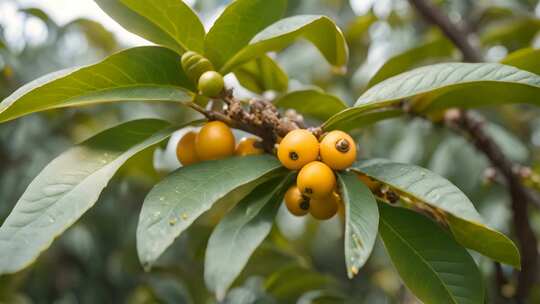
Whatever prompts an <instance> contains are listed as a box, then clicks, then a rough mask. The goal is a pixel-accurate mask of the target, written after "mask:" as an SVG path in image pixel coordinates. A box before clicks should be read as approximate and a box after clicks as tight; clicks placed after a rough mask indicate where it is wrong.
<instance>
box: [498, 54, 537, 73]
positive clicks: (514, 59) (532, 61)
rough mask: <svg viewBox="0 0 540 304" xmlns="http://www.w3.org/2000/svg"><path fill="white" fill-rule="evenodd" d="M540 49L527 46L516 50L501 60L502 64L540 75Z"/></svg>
mask: <svg viewBox="0 0 540 304" xmlns="http://www.w3.org/2000/svg"><path fill="white" fill-rule="evenodd" d="M538 58H540V49H533V48H526V49H521V50H518V51H515V52H513V53H511V54H510V55H508V56H506V58H504V59H503V60H501V63H502V64H506V65H511V66H514V67H516V68H518V69H522V70H525V71H529V72H531V73H535V74H539V75H540V60H538Z"/></svg>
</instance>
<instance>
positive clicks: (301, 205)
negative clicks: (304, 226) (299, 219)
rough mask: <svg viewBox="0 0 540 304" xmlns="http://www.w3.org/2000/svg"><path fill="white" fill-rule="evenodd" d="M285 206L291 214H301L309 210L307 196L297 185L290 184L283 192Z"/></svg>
mask: <svg viewBox="0 0 540 304" xmlns="http://www.w3.org/2000/svg"><path fill="white" fill-rule="evenodd" d="M285 206H287V209H288V210H289V212H291V213H292V214H293V215H296V216H303V215H306V214H307V213H308V212H309V198H308V197H306V196H304V195H302V192H300V189H298V187H296V186H291V187H290V188H289V190H287V192H286V193H285Z"/></svg>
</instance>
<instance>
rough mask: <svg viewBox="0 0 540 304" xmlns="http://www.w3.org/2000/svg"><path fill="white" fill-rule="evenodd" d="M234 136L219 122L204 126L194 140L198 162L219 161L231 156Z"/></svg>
mask: <svg viewBox="0 0 540 304" xmlns="http://www.w3.org/2000/svg"><path fill="white" fill-rule="evenodd" d="M234 146H235V141H234V135H233V133H232V131H231V128H229V126H227V125H226V124H225V123H223V122H221V121H212V122H209V123H207V124H205V125H204V126H203V127H202V128H201V130H200V131H199V133H198V134H197V137H196V138H195V150H196V151H197V156H198V157H199V159H200V160H214V159H221V158H225V157H228V156H231V155H233V153H234Z"/></svg>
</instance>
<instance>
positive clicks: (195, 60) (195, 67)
mask: <svg viewBox="0 0 540 304" xmlns="http://www.w3.org/2000/svg"><path fill="white" fill-rule="evenodd" d="M181 63H182V69H183V70H184V72H186V75H187V76H188V77H189V78H190V79H191V80H193V81H194V82H197V81H198V80H199V78H200V77H201V75H202V74H204V72H208V71H212V70H214V67H213V66H212V63H211V62H210V61H209V60H208V59H206V58H204V57H203V56H202V55H200V54H198V53H195V52H193V51H187V52H185V53H184V55H182V59H181Z"/></svg>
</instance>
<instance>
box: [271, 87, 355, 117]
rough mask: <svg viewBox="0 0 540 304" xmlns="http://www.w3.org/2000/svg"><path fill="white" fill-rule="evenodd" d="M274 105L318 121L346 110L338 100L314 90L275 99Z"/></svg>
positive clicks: (344, 105) (343, 103)
mask: <svg viewBox="0 0 540 304" xmlns="http://www.w3.org/2000/svg"><path fill="white" fill-rule="evenodd" d="M274 104H275V105H276V106H277V107H280V108H283V109H294V110H296V111H298V113H300V114H303V115H307V116H311V117H313V118H316V119H320V120H326V119H328V118H329V117H330V116H332V115H334V114H336V113H338V112H339V111H342V110H344V109H346V108H347V105H346V104H345V102H343V101H342V100H341V99H340V98H338V97H336V96H334V95H330V94H326V93H324V92H323V91H322V90H314V89H309V90H299V91H294V92H290V93H287V94H285V95H282V96H280V97H279V98H277V99H276V100H275V101H274Z"/></svg>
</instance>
